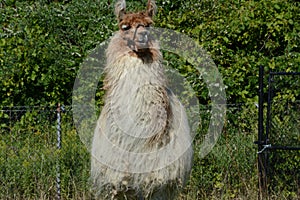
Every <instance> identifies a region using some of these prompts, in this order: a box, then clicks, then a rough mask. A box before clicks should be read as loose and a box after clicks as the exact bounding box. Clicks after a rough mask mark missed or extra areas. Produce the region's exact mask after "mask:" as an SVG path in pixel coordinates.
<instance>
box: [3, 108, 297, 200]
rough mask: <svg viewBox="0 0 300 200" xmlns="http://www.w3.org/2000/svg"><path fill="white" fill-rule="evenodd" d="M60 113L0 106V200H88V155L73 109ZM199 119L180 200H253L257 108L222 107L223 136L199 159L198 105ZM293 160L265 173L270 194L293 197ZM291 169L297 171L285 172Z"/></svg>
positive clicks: (204, 115) (204, 121)
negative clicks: (269, 176) (270, 180)
mask: <svg viewBox="0 0 300 200" xmlns="http://www.w3.org/2000/svg"><path fill="white" fill-rule="evenodd" d="M62 110H63V109H62V108H61V107H59V108H57V107H30V106H20V107H0V127H1V129H0V181H1V182H0V199H55V198H56V199H93V192H91V189H90V188H91V185H90V182H89V175H90V174H89V171H90V155H89V151H88V150H87V148H86V147H85V146H84V144H83V143H82V142H81V141H80V138H79V136H78V135H77V132H76V129H75V126H74V124H73V119H72V107H71V106H65V107H64V112H62ZM200 115H201V123H200V127H199V131H198V133H197V134H196V136H195V139H194V149H195V158H194V167H193V171H192V174H191V178H190V182H189V184H188V186H187V188H186V190H185V191H184V192H183V196H182V199H203V198H205V197H207V196H208V195H209V196H213V197H215V198H223V199H232V198H234V197H235V198H247V199H256V198H257V195H258V190H257V181H258V176H257V173H258V172H257V168H256V164H257V161H256V153H257V150H256V147H255V145H254V144H253V141H255V140H257V138H256V135H257V130H258V127H257V116H258V110H257V105H256V104H255V103H251V104H240V105H227V119H226V122H225V126H224V130H223V132H222V135H221V137H220V138H219V140H218V143H217V145H216V146H215V147H214V149H213V150H212V152H211V153H210V154H209V155H208V156H206V157H205V158H204V159H200V158H199V154H198V153H197V151H198V150H199V146H200V144H201V142H202V140H203V136H204V135H205V133H206V131H207V129H208V126H209V117H210V107H209V106H203V107H201V109H200ZM296 116H298V115H296ZM298 117H299V116H298ZM298 119H299V118H295V120H298ZM296 128H297V127H296ZM298 131H299V129H298ZM298 139H299V138H298ZM293 156H294V157H293V158H291V159H289V158H288V156H286V157H285V158H284V159H285V160H280V162H281V163H282V162H284V161H286V163H285V164H284V165H283V166H281V165H280V166H278V167H279V168H278V170H279V169H281V167H284V168H285V172H286V174H283V175H282V174H280V173H279V174H277V173H278V171H270V173H271V172H272V173H273V172H274V177H273V178H274V180H277V181H278V183H280V184H281V185H280V186H278V187H277V188H275V187H274V188H273V191H274V194H277V192H278V191H280V193H282V194H281V195H283V197H287V198H290V199H297V198H299V196H300V195H299V191H298V188H299V174H300V173H298V171H297V170H299V166H298V168H297V165H296V168H295V164H294V163H297V162H298V161H299V159H300V156H299V155H293ZM274 161H275V162H279V161H276V160H274ZM270 162H273V160H271V161H270ZM298 163H299V162H298ZM274 166H275V165H274ZM276 170H277V169H276ZM292 170H296V171H294V173H291V174H288V173H290V172H292ZM296 173H298V174H296ZM282 176H283V177H282ZM295 178H296V180H295ZM246 180H247V181H246ZM285 183H288V184H290V185H289V187H286V185H285ZM282 191H285V192H282ZM281 197H282V196H281ZM278 199H279V198H278Z"/></svg>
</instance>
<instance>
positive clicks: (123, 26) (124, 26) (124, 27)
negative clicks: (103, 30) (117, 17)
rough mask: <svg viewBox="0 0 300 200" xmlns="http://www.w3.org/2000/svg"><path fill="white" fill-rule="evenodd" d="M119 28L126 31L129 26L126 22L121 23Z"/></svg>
mask: <svg viewBox="0 0 300 200" xmlns="http://www.w3.org/2000/svg"><path fill="white" fill-rule="evenodd" d="M121 28H122V30H124V31H127V30H129V29H130V26H129V25H127V24H123V25H122V26H121Z"/></svg>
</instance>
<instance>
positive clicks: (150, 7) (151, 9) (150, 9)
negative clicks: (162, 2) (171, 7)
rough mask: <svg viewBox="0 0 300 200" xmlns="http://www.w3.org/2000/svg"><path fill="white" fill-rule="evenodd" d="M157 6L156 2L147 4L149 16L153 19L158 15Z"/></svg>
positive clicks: (150, 1) (151, 0)
mask: <svg viewBox="0 0 300 200" xmlns="http://www.w3.org/2000/svg"><path fill="white" fill-rule="evenodd" d="M156 10H157V7H156V4H155V0H148V4H147V14H148V15H149V16H150V17H153V16H154V15H155V14H156Z"/></svg>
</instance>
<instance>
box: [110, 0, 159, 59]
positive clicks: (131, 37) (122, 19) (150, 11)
mask: <svg viewBox="0 0 300 200" xmlns="http://www.w3.org/2000/svg"><path fill="white" fill-rule="evenodd" d="M155 12H156V5H155V1H154V0H148V4H147V9H146V11H141V12H137V13H127V12H126V2H125V0H119V1H118V2H117V3H116V5H115V14H116V16H117V19H118V22H119V29H120V33H121V35H122V37H123V39H124V40H126V41H127V46H128V47H129V48H130V49H131V50H132V51H134V52H136V53H139V52H144V51H145V50H147V49H149V48H150V47H151V42H152V41H151V40H152V39H151V37H150V35H149V27H150V26H151V25H152V24H153V20H152V18H153V16H154V15H155Z"/></svg>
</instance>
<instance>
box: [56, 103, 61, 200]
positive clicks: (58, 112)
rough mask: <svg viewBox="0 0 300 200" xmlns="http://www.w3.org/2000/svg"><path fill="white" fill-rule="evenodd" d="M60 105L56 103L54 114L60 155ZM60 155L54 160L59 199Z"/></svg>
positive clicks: (58, 197)
mask: <svg viewBox="0 0 300 200" xmlns="http://www.w3.org/2000/svg"><path fill="white" fill-rule="evenodd" d="M61 111H62V109H61V106H60V104H58V105H57V109H56V115H57V126H56V127H57V149H58V152H59V154H58V155H60V149H61ZM59 159H60V157H59V156H58V159H57V161H56V189H57V200H60V199H61V194H60V191H61V187H60V162H59Z"/></svg>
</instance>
